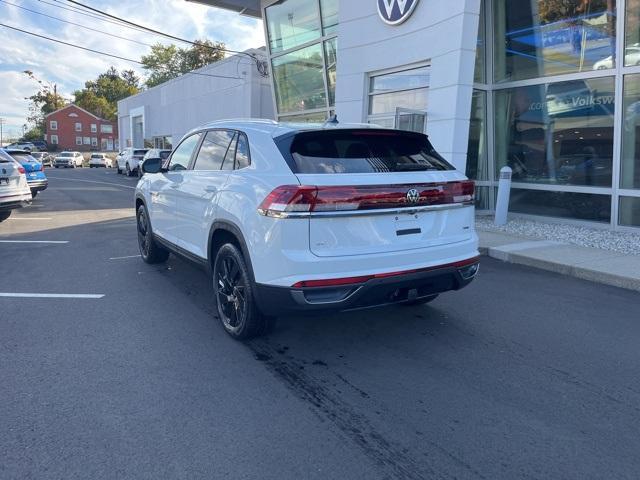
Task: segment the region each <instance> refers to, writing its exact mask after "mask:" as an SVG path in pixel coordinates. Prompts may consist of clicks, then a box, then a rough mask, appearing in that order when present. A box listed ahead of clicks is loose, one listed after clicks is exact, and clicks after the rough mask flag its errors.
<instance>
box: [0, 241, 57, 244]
mask: <svg viewBox="0 0 640 480" xmlns="http://www.w3.org/2000/svg"><path fill="white" fill-rule="evenodd" d="M0 243H58V244H62V243H69V240H0Z"/></svg>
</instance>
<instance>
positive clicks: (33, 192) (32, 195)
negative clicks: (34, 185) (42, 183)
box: [31, 190, 38, 198]
mask: <svg viewBox="0 0 640 480" xmlns="http://www.w3.org/2000/svg"><path fill="white" fill-rule="evenodd" d="M37 196H38V191H37V190H31V198H36V197H37Z"/></svg>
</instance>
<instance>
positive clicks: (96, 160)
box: [89, 153, 113, 168]
mask: <svg viewBox="0 0 640 480" xmlns="http://www.w3.org/2000/svg"><path fill="white" fill-rule="evenodd" d="M94 167H95V168H100V167H105V168H113V160H111V159H110V158H109V157H108V156H107V154H106V153H92V154H91V157H89V168H94Z"/></svg>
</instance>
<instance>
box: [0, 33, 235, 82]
mask: <svg viewBox="0 0 640 480" xmlns="http://www.w3.org/2000/svg"><path fill="white" fill-rule="evenodd" d="M0 27H5V28H9V29H11V30H16V31H18V32H22V33H25V34H27V35H32V36H34V37H38V38H42V39H44V40H49V41H50V42H55V43H60V44H62V45H66V46H68V47H73V48H79V49H80V50H85V51H87V52H91V53H97V54H98V55H104V56H107V57H111V58H117V59H119V60H124V61H125V62H131V63H137V64H138V65H144V64H143V63H142V62H141V61H139V60H133V59H132V58H126V57H121V56H120V55H115V54H113V53H107V52H102V51H100V50H94V49H92V48H87V47H81V46H80V45H74V44H72V43H68V42H64V41H62V40H58V39H57V38H51V37H47V36H45V35H40V34H38V33H33V32H28V31H27V30H22V29H20V28H17V27H12V26H11V25H6V24H4V23H0ZM184 74H185V75H199V76H203V77H214V78H229V79H233V80H240V79H241V78H242V77H231V76H227V75H214V74H212V73H202V72H185V73H184Z"/></svg>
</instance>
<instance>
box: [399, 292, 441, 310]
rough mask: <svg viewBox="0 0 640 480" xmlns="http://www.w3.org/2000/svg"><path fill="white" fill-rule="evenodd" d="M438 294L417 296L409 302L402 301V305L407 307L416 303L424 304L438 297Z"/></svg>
mask: <svg viewBox="0 0 640 480" xmlns="http://www.w3.org/2000/svg"><path fill="white" fill-rule="evenodd" d="M438 296H439V295H438V294H437V293H434V294H433V295H428V296H426V297H422V298H418V299H416V300H411V301H409V302H405V303H403V305H406V306H408V307H413V306H416V305H425V304H427V303H430V302H433V301H434V300H435V299H436V298H438Z"/></svg>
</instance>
